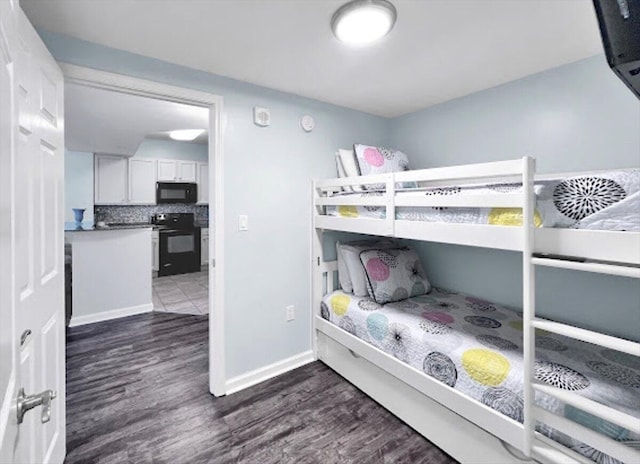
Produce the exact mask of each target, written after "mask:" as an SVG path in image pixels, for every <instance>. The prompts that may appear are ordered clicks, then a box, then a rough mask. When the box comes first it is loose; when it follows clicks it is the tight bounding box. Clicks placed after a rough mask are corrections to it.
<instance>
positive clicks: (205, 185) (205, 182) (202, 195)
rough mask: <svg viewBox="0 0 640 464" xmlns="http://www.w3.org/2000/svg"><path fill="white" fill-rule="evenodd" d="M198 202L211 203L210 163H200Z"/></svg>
mask: <svg viewBox="0 0 640 464" xmlns="http://www.w3.org/2000/svg"><path fill="white" fill-rule="evenodd" d="M197 182H198V204H203V205H206V204H208V203H209V163H198V180H197Z"/></svg>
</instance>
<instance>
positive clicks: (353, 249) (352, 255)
mask: <svg viewBox="0 0 640 464" xmlns="http://www.w3.org/2000/svg"><path fill="white" fill-rule="evenodd" d="M387 248H398V243H397V242H396V241H395V240H392V239H384V238H383V239H375V240H371V239H369V240H359V241H356V242H349V243H341V244H340V252H341V253H342V259H343V260H344V262H345V264H346V267H347V271H348V274H347V275H348V281H346V280H345V281H344V282H343V280H344V279H343V280H340V286H342V289H343V290H345V291H347V290H346V289H347V288H351V291H353V294H354V295H356V296H368V295H369V291H368V290H367V279H366V276H365V273H364V268H363V267H362V262H361V261H360V253H361V252H363V251H365V250H372V249H387ZM338 273H339V272H338ZM338 278H339V279H340V277H338Z"/></svg>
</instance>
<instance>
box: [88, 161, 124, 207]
mask: <svg viewBox="0 0 640 464" xmlns="http://www.w3.org/2000/svg"><path fill="white" fill-rule="evenodd" d="M94 202H95V204H96V205H122V204H126V203H127V158H124V157H122V156H115V155H96V156H95V160H94Z"/></svg>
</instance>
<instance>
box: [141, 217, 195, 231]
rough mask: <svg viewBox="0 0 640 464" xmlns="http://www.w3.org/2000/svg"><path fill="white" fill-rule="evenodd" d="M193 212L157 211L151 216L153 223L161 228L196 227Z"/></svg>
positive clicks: (187, 228)
mask: <svg viewBox="0 0 640 464" xmlns="http://www.w3.org/2000/svg"><path fill="white" fill-rule="evenodd" d="M194 216H195V215H194V214H193V213H157V214H154V215H153V216H151V223H152V224H154V225H156V226H158V227H159V228H161V229H162V228H172V229H186V230H189V229H195V220H194Z"/></svg>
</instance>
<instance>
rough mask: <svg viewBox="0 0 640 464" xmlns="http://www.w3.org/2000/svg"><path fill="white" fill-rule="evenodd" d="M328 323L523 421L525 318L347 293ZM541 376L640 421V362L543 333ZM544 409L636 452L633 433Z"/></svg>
mask: <svg viewBox="0 0 640 464" xmlns="http://www.w3.org/2000/svg"><path fill="white" fill-rule="evenodd" d="M321 314H322V317H323V318H324V319H326V320H328V321H330V322H331V323H333V324H335V325H337V326H338V327H340V328H342V329H343V330H345V331H347V332H349V333H351V334H352V335H355V336H356V337H358V338H360V339H362V340H364V341H365V342H367V343H369V344H371V345H373V346H375V347H377V348H379V349H381V350H382V351H384V352H386V353H388V354H390V355H392V356H395V357H396V358H398V359H399V360H401V361H403V362H405V363H407V364H409V365H410V366H412V367H414V368H416V369H418V370H419V371H421V372H424V373H425V374H427V375H429V376H431V377H433V378H435V379H436V380H438V381H440V382H442V383H444V384H446V385H448V386H449V387H452V388H455V389H456V390H459V391H460V392H462V393H464V394H466V395H468V396H469V397H471V398H473V399H475V400H477V401H479V402H481V403H483V404H485V405H487V406H489V407H491V408H493V409H495V410H497V411H499V412H500V413H502V414H504V415H506V416H508V417H510V418H512V419H514V420H516V421H519V422H523V400H522V391H523V357H522V326H523V323H522V317H521V315H520V314H519V313H517V312H515V311H513V310H509V309H507V308H505V307H501V306H498V305H495V304H493V303H490V302H487V301H483V300H481V299H478V298H474V297H471V296H467V295H464V294H457V293H453V292H449V291H446V290H441V289H434V290H433V291H432V292H431V293H429V294H428V295H424V296H419V297H414V298H410V299H407V300H403V301H400V302H396V303H388V304H386V305H384V306H383V305H379V304H377V303H375V302H374V301H373V300H371V299H370V298H362V297H356V296H354V295H353V294H347V293H344V292H342V291H336V292H333V293H330V294H328V295H326V296H325V297H324V298H323V300H322V303H321ZM535 376H536V379H538V380H539V381H541V382H545V383H547V384H550V385H553V386H555V387H558V388H562V389H565V390H569V391H572V392H577V393H579V394H581V395H584V396H585V397H587V398H589V399H592V400H594V401H597V402H599V403H602V404H605V405H608V406H611V407H613V408H615V409H617V410H619V411H623V412H626V413H627V414H630V415H632V416H635V417H638V418H639V420H640V359H639V358H636V357H634V356H631V355H627V354H624V353H620V352H617V351H614V350H610V349H606V348H602V347H597V346H595V345H591V344H587V343H583V342H580V341H577V340H573V339H569V338H566V337H562V336H559V335H555V334H551V333H548V332H545V331H541V330H537V332H536V363H535ZM536 402H537V403H538V404H539V405H540V406H541V407H544V408H545V409H548V410H550V411H552V412H555V413H558V414H560V415H564V416H565V417H568V418H570V419H571V420H573V421H576V422H578V423H580V424H582V425H584V426H586V427H589V428H591V429H594V430H597V431H599V432H601V433H604V434H605V435H607V436H609V437H611V438H613V439H615V440H618V441H621V442H628V443H629V444H630V445H631V446H636V447H637V446H638V445H639V444H640V442H639V441H638V438H639V437H637V436H634V435H633V434H632V433H631V432H629V431H628V430H625V429H623V428H621V427H619V426H617V425H614V424H611V423H608V422H606V421H604V420H602V419H599V418H597V417H595V416H592V415H590V414H587V413H585V412H583V411H581V410H578V409H576V408H573V407H572V406H570V405H564V404H563V403H562V402H560V401H559V400H556V399H555V398H552V397H550V396H548V395H542V394H540V393H537V394H536ZM537 428H538V430H539V431H540V432H542V433H544V434H546V435H548V436H549V437H551V438H553V439H554V440H556V441H559V442H560V443H563V444H564V445H565V446H568V447H569V448H571V449H573V450H574V451H576V452H579V453H580V454H583V455H585V456H588V457H590V458H591V459H593V460H594V461H595V462H598V463H601V464H604V463H607V464H613V463H617V462H618V461H616V460H615V459H613V458H611V457H609V456H606V455H604V454H602V453H600V452H599V451H597V450H594V449H593V448H590V447H589V446H587V445H585V444H583V443H580V442H579V441H576V440H574V439H572V438H570V437H568V436H566V435H564V434H562V433H560V432H558V431H555V430H553V429H550V428H549V427H547V426H545V425H542V424H538V427H537Z"/></svg>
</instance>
